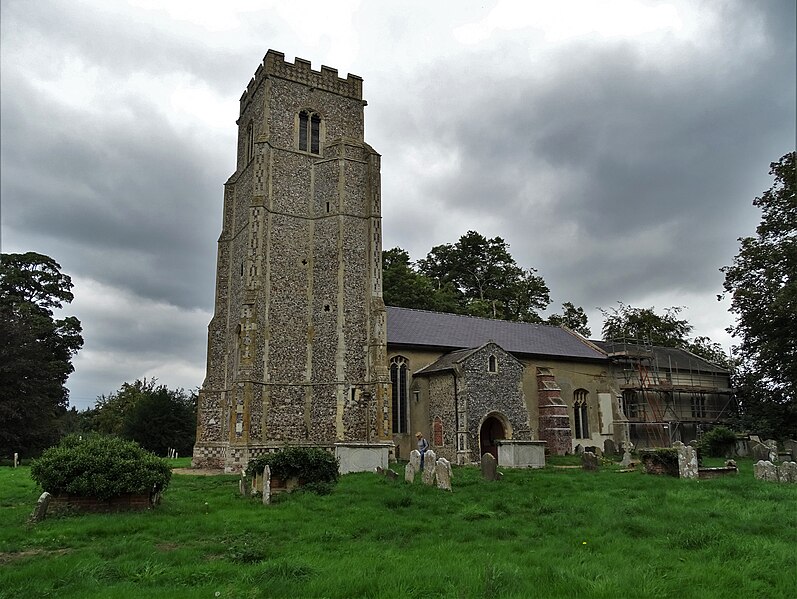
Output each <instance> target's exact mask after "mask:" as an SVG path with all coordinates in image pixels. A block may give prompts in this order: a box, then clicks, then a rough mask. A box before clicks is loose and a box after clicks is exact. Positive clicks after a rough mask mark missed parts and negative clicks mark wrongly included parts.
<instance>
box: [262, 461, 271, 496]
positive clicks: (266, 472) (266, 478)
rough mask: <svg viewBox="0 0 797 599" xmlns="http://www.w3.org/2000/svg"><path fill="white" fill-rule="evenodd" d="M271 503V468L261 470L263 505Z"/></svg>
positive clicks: (267, 466)
mask: <svg viewBox="0 0 797 599" xmlns="http://www.w3.org/2000/svg"><path fill="white" fill-rule="evenodd" d="M269 503H271V466H269V465H268V464H266V466H265V467H264V468H263V505H268V504H269Z"/></svg>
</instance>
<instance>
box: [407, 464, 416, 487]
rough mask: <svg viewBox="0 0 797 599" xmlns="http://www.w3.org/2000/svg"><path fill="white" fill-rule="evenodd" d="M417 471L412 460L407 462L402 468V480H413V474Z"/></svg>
mask: <svg viewBox="0 0 797 599" xmlns="http://www.w3.org/2000/svg"><path fill="white" fill-rule="evenodd" d="M417 472H418V471H417V470H416V469H415V466H414V465H413V463H412V462H407V466H406V467H405V468H404V480H405V481H406V482H408V483H414V482H415V474H416V473H417Z"/></svg>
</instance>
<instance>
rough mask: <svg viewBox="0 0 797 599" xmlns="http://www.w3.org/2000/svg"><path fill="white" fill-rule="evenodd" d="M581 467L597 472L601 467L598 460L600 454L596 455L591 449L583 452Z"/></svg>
mask: <svg viewBox="0 0 797 599" xmlns="http://www.w3.org/2000/svg"><path fill="white" fill-rule="evenodd" d="M581 468H583V469H584V470H590V471H592V472H595V471H596V470H598V468H600V464H599V462H598V456H596V455H595V454H594V453H592V452H591V451H585V452H584V453H582V454H581Z"/></svg>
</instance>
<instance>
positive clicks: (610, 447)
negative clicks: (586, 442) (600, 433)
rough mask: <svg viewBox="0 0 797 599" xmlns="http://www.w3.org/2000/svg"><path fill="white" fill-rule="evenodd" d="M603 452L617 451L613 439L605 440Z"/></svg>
mask: <svg viewBox="0 0 797 599" xmlns="http://www.w3.org/2000/svg"><path fill="white" fill-rule="evenodd" d="M603 453H605V454H606V455H614V454H616V453H617V445H616V444H615V442H614V441H613V440H612V439H606V440H605V441H604V442H603Z"/></svg>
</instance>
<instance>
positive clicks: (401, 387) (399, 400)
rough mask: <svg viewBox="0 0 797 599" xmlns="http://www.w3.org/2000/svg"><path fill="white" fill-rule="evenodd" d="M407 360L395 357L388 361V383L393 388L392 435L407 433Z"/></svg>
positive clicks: (402, 357)
mask: <svg viewBox="0 0 797 599" xmlns="http://www.w3.org/2000/svg"><path fill="white" fill-rule="evenodd" d="M407 364H408V362H407V358H405V357H404V356H395V357H393V358H391V359H390V383H391V385H392V387H393V394H392V400H393V401H392V402H391V403H392V404H393V433H395V434H400V433H406V432H407V412H408V406H407Z"/></svg>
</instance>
